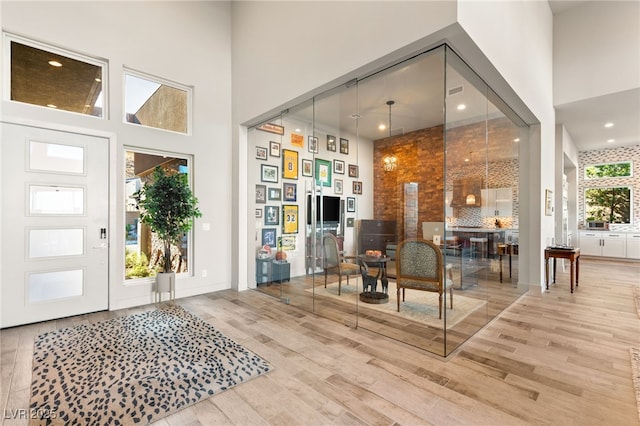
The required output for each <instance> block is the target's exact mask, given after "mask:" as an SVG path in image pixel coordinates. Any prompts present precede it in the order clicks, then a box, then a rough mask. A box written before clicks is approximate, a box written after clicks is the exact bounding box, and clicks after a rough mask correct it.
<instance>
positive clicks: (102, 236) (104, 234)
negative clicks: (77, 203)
mask: <svg viewBox="0 0 640 426" xmlns="http://www.w3.org/2000/svg"><path fill="white" fill-rule="evenodd" d="M100 239H101V240H106V239H107V228H100Z"/></svg>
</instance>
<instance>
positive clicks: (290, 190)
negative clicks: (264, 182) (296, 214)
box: [282, 182, 297, 201]
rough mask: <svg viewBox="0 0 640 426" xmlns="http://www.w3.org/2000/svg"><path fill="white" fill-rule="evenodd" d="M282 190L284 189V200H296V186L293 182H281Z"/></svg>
mask: <svg viewBox="0 0 640 426" xmlns="http://www.w3.org/2000/svg"><path fill="white" fill-rule="evenodd" d="M282 190H283V191H284V201H296V199H297V196H296V192H297V188H296V184H295V183H288V182H285V183H283V184H282Z"/></svg>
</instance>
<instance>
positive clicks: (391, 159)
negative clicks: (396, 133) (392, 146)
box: [382, 101, 398, 172]
mask: <svg viewBox="0 0 640 426" xmlns="http://www.w3.org/2000/svg"><path fill="white" fill-rule="evenodd" d="M393 104H395V101H387V105H389V125H388V127H387V128H388V129H389V137H391V105H393ZM397 167H398V159H397V158H396V156H395V155H393V154H392V155H387V156H385V157H384V158H383V159H382V168H383V170H384V171H386V172H392V171H394V170H395V169H396V168H397Z"/></svg>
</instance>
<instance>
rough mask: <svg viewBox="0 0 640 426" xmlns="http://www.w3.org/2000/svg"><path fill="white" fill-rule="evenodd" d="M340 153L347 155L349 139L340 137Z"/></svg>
mask: <svg viewBox="0 0 640 426" xmlns="http://www.w3.org/2000/svg"><path fill="white" fill-rule="evenodd" d="M340 153H341V154H347V155H349V139H345V138H340Z"/></svg>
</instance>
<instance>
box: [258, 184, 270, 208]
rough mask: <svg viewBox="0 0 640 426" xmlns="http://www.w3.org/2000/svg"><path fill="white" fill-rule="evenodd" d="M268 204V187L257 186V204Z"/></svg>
mask: <svg viewBox="0 0 640 426" xmlns="http://www.w3.org/2000/svg"><path fill="white" fill-rule="evenodd" d="M266 203H267V185H256V204H266Z"/></svg>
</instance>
